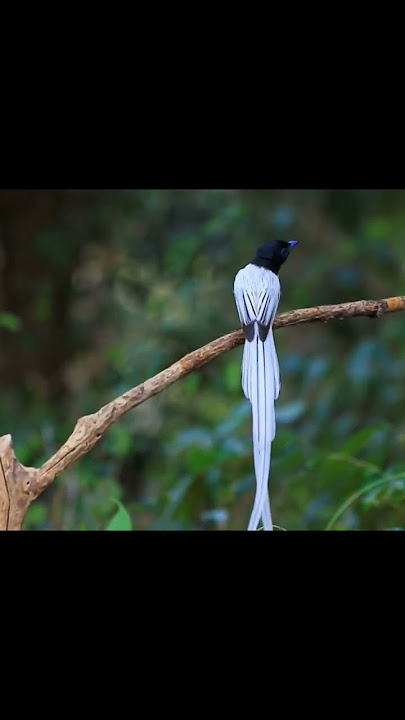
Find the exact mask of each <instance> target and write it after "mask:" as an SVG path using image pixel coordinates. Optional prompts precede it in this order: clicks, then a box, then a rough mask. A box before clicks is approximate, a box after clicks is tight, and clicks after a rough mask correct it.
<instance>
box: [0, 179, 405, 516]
mask: <svg viewBox="0 0 405 720" xmlns="http://www.w3.org/2000/svg"><path fill="white" fill-rule="evenodd" d="M404 201H405V193H404V192H403V191H378V190H375V191H372V190H368V191H362V190H356V191H327V190H323V191H321V190H307V191H305V190H301V191H294V190H288V191H287V190H279V191H274V190H272V191H266V190H255V191H253V190H184V191H183V190H148V191H147V190H144V191H138V190H137V191H134V190H120V191H32V192H31V194H28V195H27V194H26V193H24V191H2V192H0V230H1V232H0V273H1V282H0V370H1V375H0V393H1V403H0V434H3V433H7V432H11V433H12V434H13V437H14V443H15V448H16V452H17V454H18V457H19V459H20V460H21V461H22V462H23V463H25V464H27V465H33V466H35V465H38V464H40V463H42V462H43V461H44V460H45V459H47V457H49V456H50V455H51V454H52V453H53V452H54V451H55V450H56V448H57V447H58V446H59V445H60V444H62V443H63V442H64V440H65V439H66V437H67V436H68V434H70V432H71V430H72V428H73V426H74V424H75V422H76V420H77V418H78V417H79V416H81V415H83V414H87V413H90V412H93V411H94V410H96V409H98V408H99V407H100V406H101V405H103V404H105V403H106V402H108V400H110V399H111V398H112V397H115V396H117V395H119V394H121V393H123V392H124V391H125V390H126V389H128V388H129V387H132V386H134V385H136V384H138V383H139V382H142V381H143V380H144V379H146V378H148V377H150V376H152V375H153V374H155V373H157V372H159V371H160V370H162V369H163V368H164V367H166V366H168V365H169V364H170V363H172V362H174V361H175V360H177V359H178V358H180V357H181V356H182V355H184V354H185V353H187V352H189V351H191V350H193V349H195V348H196V347H199V346H200V345H202V344H204V343H205V342H208V341H210V340H212V339H213V338H215V337H218V336H219V335H221V334H223V333H226V332H229V331H231V330H233V329H235V328H236V327H237V325H238V319H237V314H236V309H235V306H234V300H233V295H232V284H233V279H234V275H235V273H236V272H237V270H238V269H239V268H240V267H242V266H243V265H245V264H246V263H247V262H249V261H250V259H251V258H252V256H253V254H254V251H255V249H256V247H257V246H258V245H259V244H261V243H263V242H265V241H267V240H268V239H269V238H270V237H279V238H280V239H291V238H295V239H299V240H300V244H299V246H298V248H297V250H296V252H295V254H294V256H292V257H291V259H290V260H289V262H288V263H287V264H286V265H285V266H284V267H283V270H282V275H281V284H282V293H283V294H282V298H281V304H280V310H281V311H284V310H288V309H292V308H294V307H305V306H311V305H318V304H325V303H333V302H343V301H349V300H356V299H361V298H380V297H388V296H390V295H395V294H400V293H401V292H402V289H403V280H402V278H403V273H404V260H403V250H402V248H403V243H404V233H405V212H404ZM21 217H23V218H24V225H23V226H22V225H21V222H20V221H19V219H20V218H21ZM403 323H404V318H403V316H402V315H401V314H397V315H392V316H388V317H385V318H383V319H381V320H373V319H367V318H364V319H353V320H349V321H344V322H341V323H340V322H331V323H329V324H313V325H306V326H297V327H291V328H285V329H283V330H281V331H279V332H277V333H276V344H277V349H278V352H279V358H280V366H281V375H282V391H281V396H280V398H279V400H278V401H277V405H276V408H277V424H278V429H277V436H276V439H275V442H274V445H273V453H272V470H271V499H272V511H273V518H274V522H275V523H276V524H277V525H278V526H279V527H280V528H281V529H286V530H294V529H316V530H323V529H325V528H326V527H333V529H337V530H348V529H350V530H351V529H354V530H363V529H380V530H384V529H387V530H393V529H402V528H403V527H404V526H405V523H404V519H403V518H404V511H403V508H404V500H405V466H404V443H405V425H404V420H403V407H404V399H405V398H404V395H405V362H404V358H405V334H404V332H403ZM241 354H242V350H241V349H240V348H239V349H236V350H234V351H232V352H231V353H227V354H226V355H224V356H222V357H220V358H218V359H217V360H216V361H214V362H213V363H210V364H209V365H207V366H206V367H204V368H202V369H201V370H200V371H198V372H196V373H194V374H192V375H190V376H189V377H187V378H186V379H184V380H183V381H181V382H179V383H176V384H175V385H173V386H172V387H171V388H169V389H168V390H167V391H166V392H164V393H162V394H161V395H159V396H156V397H154V398H152V399H151V400H150V401H148V402H146V403H145V404H143V405H141V406H139V407H138V408H137V409H136V410H134V411H133V412H131V413H129V414H128V415H127V416H126V417H125V418H124V419H122V420H121V421H119V423H117V424H116V425H115V426H114V427H113V428H111V430H110V431H109V432H108V433H107V434H106V435H105V437H104V438H103V439H102V440H101V442H100V443H99V445H97V446H96V448H95V449H94V450H93V451H92V452H91V453H90V454H89V455H87V456H86V457H85V458H84V459H83V460H82V461H81V462H80V463H78V464H77V465H76V466H74V467H73V468H71V469H70V470H69V471H68V472H66V473H64V474H63V476H62V477H60V478H59V479H58V480H57V481H56V482H55V483H54V484H53V485H52V486H51V487H50V488H49V489H48V490H47V491H46V492H45V493H44V495H43V496H41V497H40V498H39V500H38V501H36V502H35V503H34V504H33V505H32V506H31V508H30V511H29V513H28V515H27V518H26V521H25V527H26V528H27V529H53V528H55V529H70V528H73V527H76V528H82V527H84V528H86V529H88V530H91V529H102V528H105V527H107V526H109V527H110V525H111V523H113V524H114V523H115V524H117V523H123V522H126V523H127V526H128V525H129V523H128V517H127V516H126V515H125V513H126V512H127V513H128V515H129V518H130V522H131V527H133V529H159V530H160V529H170V530H181V529H194V530H195V529H203V530H210V529H244V528H245V527H246V524H247V519H248V516H249V512H250V509H251V503H252V498H253V486H254V475H253V462H252V456H251V420H250V408H249V405H248V403H247V401H246V400H245V399H244V397H243V393H242V391H241V388H240V364H241ZM112 497H114V498H118V502H119V503H120V505H119V510H118V511H117V513H116V515H115V517H114V519H113V520H111V514H112V509H111V498H112ZM124 507H125V508H126V510H124ZM125 518H126V519H125ZM110 529H111V527H110Z"/></svg>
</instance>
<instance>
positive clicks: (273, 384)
mask: <svg viewBox="0 0 405 720" xmlns="http://www.w3.org/2000/svg"><path fill="white" fill-rule="evenodd" d="M242 386H243V391H244V393H245V395H246V397H247V398H248V399H249V400H250V402H251V404H252V426H253V457H254V467H255V474H256V496H255V501H254V505H253V510H252V514H251V516H250V520H249V525H248V530H256V529H257V526H258V524H259V522H260V518H262V520H263V527H264V529H265V530H272V529H273V523H272V519H271V510H270V500H269V493H268V480H269V472H270V456H271V443H272V441H273V439H274V436H275V431H276V424H275V412H274V400H275V398H276V397H278V394H279V391H280V376H279V368H278V360H277V355H276V350H275V346H274V339H273V333H272V330H271V329H270V331H269V334H268V336H267V338H266V340H265V342H262V341H261V340H260V338H259V333H258V329H257V328H256V329H255V337H254V339H253V340H252V341H251V342H249V341H248V340H246V342H245V348H244V353H243V363H242Z"/></svg>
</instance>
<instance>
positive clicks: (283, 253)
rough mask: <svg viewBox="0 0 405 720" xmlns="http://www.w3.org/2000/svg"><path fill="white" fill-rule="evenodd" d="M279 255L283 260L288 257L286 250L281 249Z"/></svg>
mask: <svg viewBox="0 0 405 720" xmlns="http://www.w3.org/2000/svg"><path fill="white" fill-rule="evenodd" d="M280 255H281V257H283V258H286V257H288V255H289V251H288V248H283V249H282V251H281V253H280Z"/></svg>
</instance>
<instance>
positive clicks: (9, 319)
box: [0, 311, 22, 332]
mask: <svg viewBox="0 0 405 720" xmlns="http://www.w3.org/2000/svg"><path fill="white" fill-rule="evenodd" d="M21 326H22V323H21V320H20V318H19V317H18V316H17V315H14V314H13V313H9V312H4V311H3V312H0V327H4V328H7V330H11V331H12V332H17V331H18V330H20V329H21Z"/></svg>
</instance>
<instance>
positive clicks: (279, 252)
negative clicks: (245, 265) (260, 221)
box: [252, 240, 298, 275]
mask: <svg viewBox="0 0 405 720" xmlns="http://www.w3.org/2000/svg"><path fill="white" fill-rule="evenodd" d="M297 242H298V240H289V241H288V242H286V241H285V240H273V241H272V242H269V243H267V245H262V246H261V247H259V249H258V251H257V253H256V257H255V259H254V260H252V264H253V265H258V266H259V267H264V268H267V270H271V271H272V272H274V274H275V275H278V272H279V270H280V268H281V266H282V264H283V263H284V262H285V261H286V260H287V258H288V256H289V254H290V251H291V250H292V248H293V247H295V245H296V244H297Z"/></svg>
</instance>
